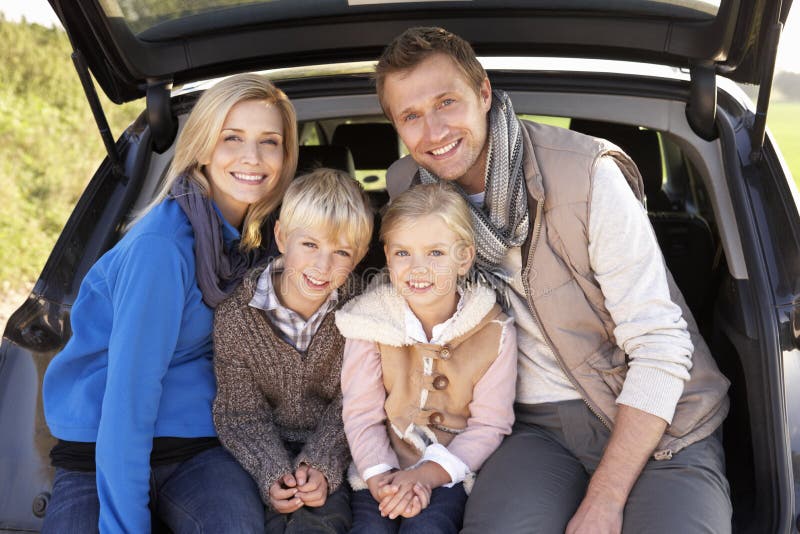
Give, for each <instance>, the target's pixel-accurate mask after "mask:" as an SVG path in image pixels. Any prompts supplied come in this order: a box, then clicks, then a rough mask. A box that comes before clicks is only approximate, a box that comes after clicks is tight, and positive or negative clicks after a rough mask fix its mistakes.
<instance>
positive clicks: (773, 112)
mask: <svg viewBox="0 0 800 534" xmlns="http://www.w3.org/2000/svg"><path fill="white" fill-rule="evenodd" d="M767 126H768V127H769V130H770V131H771V132H772V135H773V136H774V138H775V141H776V142H777V143H778V147H779V148H780V151H781V153H782V154H783V158H784V159H785V160H786V163H787V165H789V170H790V171H791V173H792V176H793V177H794V182H795V184H797V187H798V188H800V102H773V103H771V104H770V106H769V112H768V114H767Z"/></svg>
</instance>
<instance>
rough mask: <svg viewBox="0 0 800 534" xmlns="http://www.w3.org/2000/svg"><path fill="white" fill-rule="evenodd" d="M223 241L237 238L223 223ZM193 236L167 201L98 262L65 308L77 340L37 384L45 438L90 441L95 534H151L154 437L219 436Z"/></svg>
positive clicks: (208, 327)
mask: <svg viewBox="0 0 800 534" xmlns="http://www.w3.org/2000/svg"><path fill="white" fill-rule="evenodd" d="M223 235H224V238H225V241H226V242H227V243H230V241H232V240H233V239H236V238H238V237H239V234H238V232H237V231H236V229H234V228H233V227H232V226H230V225H229V224H227V223H225V224H224V225H223ZM193 247H194V232H193V231H192V226H191V224H190V223H189V219H188V218H187V217H186V215H185V214H184V212H183V210H182V209H181V208H180V206H179V205H178V204H177V202H175V201H173V200H165V201H164V202H162V203H161V204H159V205H157V206H156V207H155V208H153V210H152V211H150V212H149V213H148V214H147V215H146V216H145V217H144V218H143V219H142V220H141V221H139V222H138V223H137V224H136V225H135V226H134V227H133V228H132V229H131V230H130V231H129V232H128V234H127V235H125V237H123V238H122V239H121V240H120V241H119V243H117V245H116V246H115V247H114V248H112V249H111V250H109V251H108V252H107V253H106V254H104V255H103V257H101V258H100V259H99V260H98V261H97V263H96V264H95V265H94V266H93V267H92V268H91V269H90V270H89V272H88V273H87V274H86V277H85V278H84V280H83V282H82V284H81V288H80V291H79V293H78V298H77V300H76V301H75V304H74V306H73V308H72V338H71V339H70V340H69V342H68V343H67V345H66V346H65V347H64V350H62V351H61V352H60V353H59V354H58V355H56V357H55V358H54V359H53V361H52V363H51V364H50V366H49V367H48V368H47V372H46V373H45V377H44V384H43V399H44V410H45V417H46V419H47V424H48V426H49V427H50V431H51V432H52V434H53V435H54V436H56V437H58V438H60V439H63V440H68V441H82V442H96V443H97V447H96V466H97V490H98V495H99V498H100V530H101V532H149V531H150V512H149V510H148V502H149V498H148V491H149V477H150V451H151V449H152V444H153V438H154V437H166V436H170V437H185V438H193V437H213V436H216V432H215V430H214V423H213V421H212V418H211V404H212V402H213V400H214V394H215V389H216V383H215V380H214V368H213V363H212V360H211V358H212V354H213V348H212V339H211V332H212V324H213V310H212V309H211V308H209V307H208V306H207V305H206V304H205V303H204V302H203V300H202V294H201V292H200V289H199V287H198V286H197V280H196V277H195V257H194V250H193Z"/></svg>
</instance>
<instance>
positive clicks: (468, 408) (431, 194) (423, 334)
mask: <svg viewBox="0 0 800 534" xmlns="http://www.w3.org/2000/svg"><path fill="white" fill-rule="evenodd" d="M381 239H382V241H383V243H384V251H385V253H386V260H387V266H388V270H389V278H390V282H389V283H386V282H384V283H379V284H378V285H376V286H374V287H373V288H372V289H371V290H369V291H368V292H367V293H365V294H364V295H362V296H361V297H358V298H356V299H354V300H353V301H351V302H350V303H348V304H347V305H345V306H344V307H343V309H342V310H341V311H339V312H337V314H336V324H337V326H338V327H339V329H340V330H341V332H342V334H343V335H344V336H345V337H346V338H347V343H346V345H345V351H344V362H343V367H342V394H343V410H342V417H343V419H344V427H345V433H346V435H347V439H348V442H349V443H350V450H351V452H352V455H353V462H354V467H355V472H354V473H351V477H350V478H351V484H352V486H353V489H354V490H355V492H354V494H353V498H352V508H353V532H370V533H373V532H396V531H398V529H399V531H400V532H403V531H414V532H458V530H459V529H460V528H461V520H462V515H463V511H464V504H465V502H466V499H467V494H466V492H465V489H466V490H468V489H469V487H470V486H471V481H472V479H473V477H474V473H475V472H476V471H477V470H478V469H479V468H480V467H481V465H482V464H483V462H484V460H486V458H487V457H488V456H489V454H491V453H492V451H494V449H496V448H497V446H498V445H499V444H500V442H501V440H502V439H503V436H504V435H507V434H509V433H510V432H511V425H512V424H513V420H514V414H513V402H514V394H515V381H516V364H517V362H516V355H517V345H516V331H515V330H514V327H513V324H512V320H511V319H509V318H508V317H506V316H505V315H504V314H503V313H502V312H501V311H500V308H499V306H498V305H497V304H496V303H495V294H494V292H493V291H492V290H491V289H489V288H487V287H485V286H483V285H479V284H472V285H467V284H465V283H464V278H465V276H466V275H467V273H468V271H469V269H470V267H471V265H472V262H473V259H474V257H475V243H474V237H473V232H472V226H471V222H470V214H469V210H468V208H467V205H466V202H465V201H464V199H463V198H462V197H461V195H460V194H459V193H458V192H456V191H455V190H454V189H453V188H452V187H451V186H448V185H446V184H431V185H420V186H417V187H414V188H412V189H410V190H409V191H407V192H405V193H403V194H402V195H400V196H399V197H397V198H396V199H395V200H394V201H393V202H392V203H391V204H390V205H389V208H388V210H387V211H386V214H385V215H384V218H383V224H382V227H381ZM401 516H402V518H401Z"/></svg>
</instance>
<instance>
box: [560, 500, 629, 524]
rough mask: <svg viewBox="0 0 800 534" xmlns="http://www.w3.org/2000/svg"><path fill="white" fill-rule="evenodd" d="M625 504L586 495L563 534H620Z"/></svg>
mask: <svg viewBox="0 0 800 534" xmlns="http://www.w3.org/2000/svg"><path fill="white" fill-rule="evenodd" d="M624 509H625V504H624V503H623V505H622V506H619V504H618V503H616V502H613V501H611V500H606V499H602V498H597V497H589V495H587V496H586V497H585V498H584V499H583V502H581V505H580V506H579V507H578V511H577V512H575V515H574V516H572V519H571V520H570V522H569V523H568V524H567V530H566V532H565V534H579V533H581V532H591V533H593V534H620V533H621V532H622V511H623V510H624Z"/></svg>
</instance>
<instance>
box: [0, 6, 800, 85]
mask: <svg viewBox="0 0 800 534" xmlns="http://www.w3.org/2000/svg"><path fill="white" fill-rule="evenodd" d="M0 11H2V12H3V13H5V16H6V18H7V19H9V20H19V19H20V18H22V17H23V16H24V17H25V19H26V20H27V21H28V22H36V23H39V24H42V25H44V26H52V25H54V24H58V25H60V24H59V22H58V19H57V18H56V15H55V13H53V9H52V8H51V7H50V4H48V3H47V0H0ZM799 12H800V5H795V6H793V9H792V10H791V11H790V12H789V20H787V21H786V26H785V27H784V28H783V34H782V35H781V42H780V47H779V49H778V59H777V62H776V65H775V69H776V71H779V70H789V71H793V72H800V53H798V52H797V51H800V13H799Z"/></svg>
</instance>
